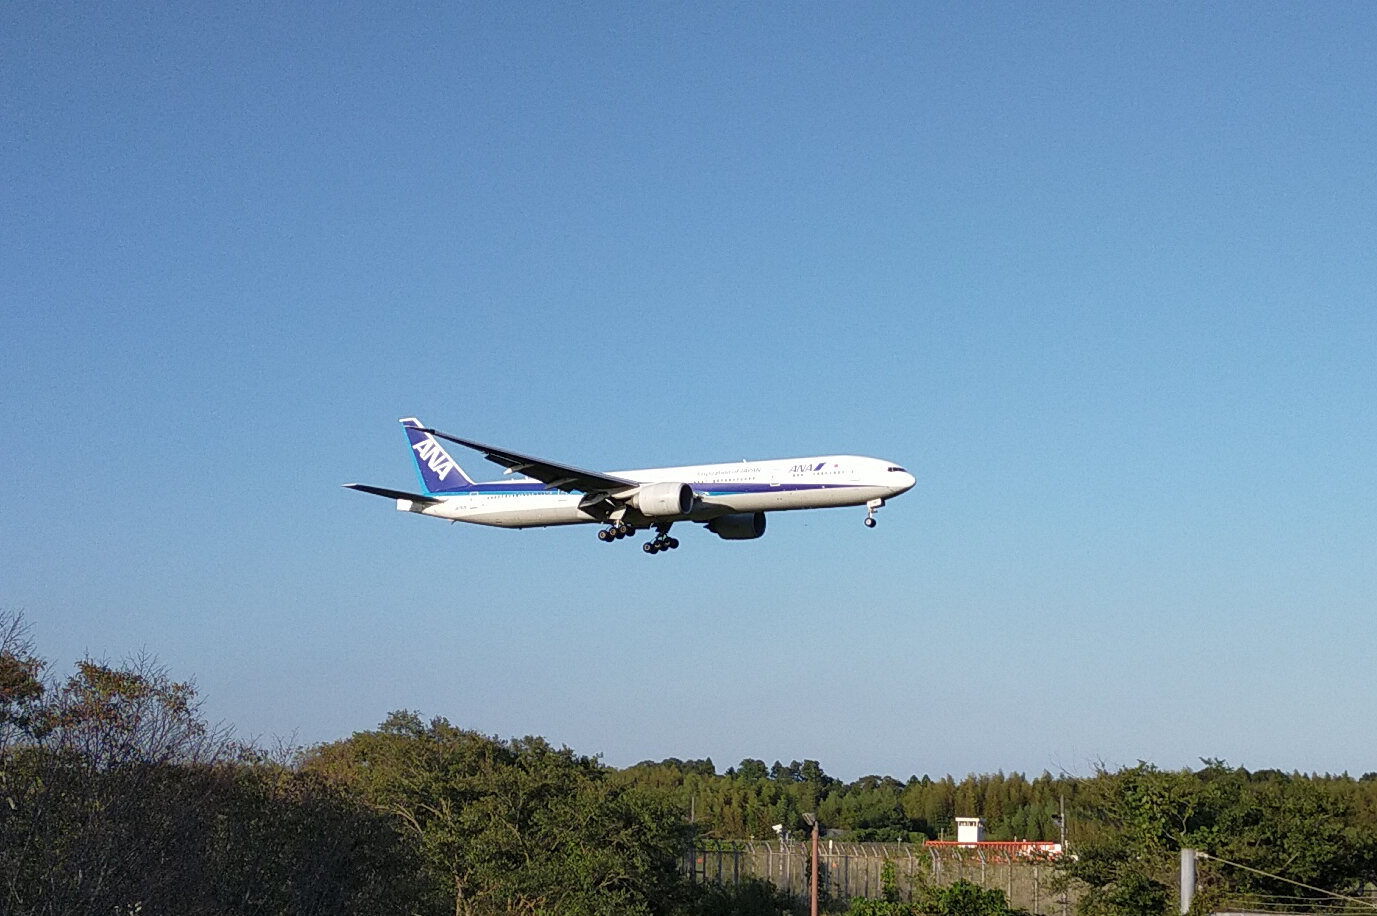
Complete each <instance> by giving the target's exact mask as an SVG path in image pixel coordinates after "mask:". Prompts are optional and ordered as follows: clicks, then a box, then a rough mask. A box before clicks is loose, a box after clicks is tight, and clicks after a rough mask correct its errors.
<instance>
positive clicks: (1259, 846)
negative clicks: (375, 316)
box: [0, 613, 1377, 916]
mask: <svg viewBox="0 0 1377 916" xmlns="http://www.w3.org/2000/svg"><path fill="white" fill-rule="evenodd" d="M45 672H46V668H45V664H44V662H43V661H42V659H40V658H38V656H37V655H36V654H35V652H34V650H33V647H32V645H31V643H30V642H29V640H28V637H27V632H26V631H25V629H24V628H23V626H22V621H20V620H18V619H17V618H15V617H13V616H7V615H5V614H3V613H0V912H5V913H13V914H16V916H28V914H35V916H37V914H56V913H86V912H91V913H128V912H139V911H142V912H148V913H163V912H166V913H189V914H196V913H206V914H233V913H246V914H247V913H254V914H258V913H282V914H314V913H330V914H351V913H369V914H372V913H377V914H384V916H386V914H392V913H395V914H398V916H400V914H415V916H431V914H439V913H445V914H449V913H454V914H457V916H465V914H472V916H487V914H494V916H495V914H512V913H522V914H529V916H539V914H552V913H559V914H571V916H595V914H596V916H604V914H606V916H614V914H629V916H652V914H656V916H658V914H663V916H726V914H728V913H732V914H744V916H756V914H759V916H784V914H790V913H799V912H801V911H802V909H803V907H802V904H801V903H800V901H798V900H795V899H792V898H790V897H788V896H787V895H784V894H783V893H781V892H780V891H779V890H778V889H777V888H775V887H774V886H773V885H771V884H769V883H768V882H762V881H757V880H746V881H743V882H741V883H740V884H737V885H732V886H727V887H719V886H716V885H707V886H704V885H698V886H694V885H691V884H690V883H689V882H688V881H687V880H686V879H685V878H684V876H683V875H681V874H680V871H679V866H680V861H681V860H680V856H681V854H682V853H683V851H684V849H685V847H686V845H687V843H688V842H689V841H690V840H696V841H697V842H700V843H701V842H705V841H706V842H718V843H722V844H731V843H733V842H734V841H737V840H742V839H745V838H747V837H751V836H755V837H760V838H769V839H773V836H774V834H773V830H772V825H774V824H782V825H783V826H784V827H785V828H786V829H787V830H789V831H790V832H792V833H794V834H795V836H801V835H803V834H804V832H805V826H804V824H803V819H802V813H803V812H817V813H818V814H819V816H820V819H821V820H822V823H823V824H824V826H826V827H827V828H831V829H838V828H840V829H842V830H845V831H846V832H847V833H848V834H849V835H848V837H847V838H848V839H852V840H855V839H885V840H894V839H913V840H921V839H923V838H925V837H935V836H937V835H942V834H947V835H950V829H951V824H952V820H953V818H954V817H955V816H956V815H957V814H962V815H976V816H983V817H985V818H986V819H987V821H988V835H989V837H990V838H992V839H1012V838H1016V837H1019V838H1027V839H1034V840H1037V839H1049V838H1054V837H1057V836H1058V834H1059V832H1060V826H1059V825H1058V824H1057V822H1056V820H1055V819H1054V817H1055V815H1056V813H1057V810H1058V801H1059V798H1060V797H1061V796H1063V795H1064V796H1065V798H1066V800H1067V802H1068V805H1069V813H1070V818H1069V820H1070V824H1071V830H1070V840H1071V842H1072V844H1073V851H1074V855H1073V856H1068V857H1066V858H1064V859H1062V860H1060V862H1059V869H1058V876H1057V881H1058V882H1066V883H1068V884H1072V885H1075V886H1076V887H1077V888H1078V890H1079V891H1080V893H1079V897H1080V902H1079V904H1078V914H1079V916H1164V914H1166V913H1167V912H1169V911H1170V910H1171V909H1172V908H1173V903H1174V893H1173V891H1172V886H1173V885H1174V883H1175V875H1176V868H1177V861H1178V854H1179V850H1180V849H1181V848H1182V847H1183V846H1184V847H1187V848H1195V849H1200V850H1203V851H1205V852H1207V853H1209V854H1210V855H1211V856H1212V857H1213V858H1211V859H1208V860H1205V861H1203V862H1202V863H1201V865H1200V870H1199V873H1200V879H1201V888H1200V892H1199V894H1198V896H1197V901H1198V902H1199V905H1200V906H1201V907H1206V906H1208V905H1209V904H1210V903H1213V902H1218V901H1221V900H1224V899H1228V900H1230V901H1232V902H1246V901H1247V900H1248V899H1249V898H1256V899H1257V900H1258V901H1265V900H1266V899H1267V897H1268V896H1269V895H1277V894H1286V895H1289V896H1292V897H1293V902H1292V907H1293V908H1300V909H1304V908H1305V907H1306V906H1307V901H1306V900H1305V899H1304V896H1305V894H1306V893H1308V892H1306V891H1303V890H1301V889H1299V888H1297V887H1296V886H1295V885H1293V884H1289V883H1287V882H1286V881H1283V880H1281V879H1279V878H1274V877H1269V875H1268V874H1266V873H1272V874H1276V875H1280V876H1283V877H1284V878H1289V879H1291V880H1292V881H1300V882H1303V883H1305V884H1309V885H1314V886H1316V887H1319V888H1324V889H1327V890H1331V891H1336V892H1352V891H1354V890H1356V889H1357V888H1358V887H1360V886H1361V885H1362V884H1363V882H1371V881H1373V880H1374V879H1377V775H1374V774H1366V775H1364V776H1363V777H1362V778H1361V779H1353V778H1351V777H1349V776H1347V775H1341V776H1318V775H1309V776H1306V775H1301V774H1298V773H1289V774H1288V773H1282V772H1277V771H1259V772H1251V773H1250V772H1249V771H1247V770H1244V769H1241V768H1230V767H1228V766H1227V765H1225V764H1224V763H1223V762H1222V761H1218V760H1206V761H1204V765H1203V767H1202V768H1201V769H1199V770H1197V771H1194V772H1192V771H1189V770H1182V771H1163V770H1159V769H1157V768H1156V767H1153V766H1151V765H1150V764H1146V763H1139V764H1138V765H1137V766H1134V767H1127V768H1123V769H1120V770H1117V771H1113V772H1110V771H1108V770H1101V771H1099V772H1097V773H1096V774H1095V775H1094V776H1093V777H1092V778H1089V779H1082V780H1070V779H1065V778H1054V777H1052V776H1051V775H1050V774H1047V773H1044V774H1042V775H1041V776H1040V777H1038V778H1036V779H1033V780H1031V781H1030V780H1028V779H1026V778H1025V777H1023V776H1022V775H1020V774H1018V773H1013V774H1008V775H1006V774H1004V773H995V774H993V775H985V776H976V775H971V776H967V777H966V778H964V779H963V780H961V781H960V782H958V781H956V780H955V779H953V778H952V777H950V776H947V777H943V778H941V779H937V780H934V779H931V778H930V777H927V776H924V777H922V778H917V777H913V778H910V779H909V780H908V781H907V782H899V781H898V780H895V779H892V778H890V777H881V776H866V777H863V778H861V779H858V780H856V781H855V782H853V783H849V784H846V783H842V782H840V781H838V780H836V779H834V778H832V777H830V776H828V775H827V774H826V773H824V772H823V770H822V767H821V766H820V765H819V764H818V763H817V761H813V760H805V761H802V762H799V761H792V762H790V763H789V764H787V765H786V764H783V763H781V762H779V761H776V762H775V763H774V764H773V765H771V766H767V765H766V764H765V763H764V761H761V760H756V759H749V758H748V759H746V760H743V761H741V763H740V764H739V765H738V766H736V767H733V768H730V769H728V770H727V771H726V772H725V773H723V774H721V775H719V774H718V772H717V768H716V766H715V765H714V764H713V762H712V761H711V760H680V759H677V758H670V759H668V760H665V761H661V762H659V763H653V762H645V763H641V764H638V765H636V766H634V767H631V768H629V769H627V770H622V771H616V770H611V769H609V768H607V767H604V766H603V765H602V764H600V763H599V762H598V761H597V760H596V759H594V758H590V757H585V756H581V755H578V754H575V753H574V752H573V751H571V750H569V749H568V748H555V747H552V746H551V745H550V744H548V743H547V742H546V741H544V740H543V739H541V738H533V737H528V738H521V739H514V740H500V739H497V738H492V737H488V736H485V735H481V734H478V733H476V732H472V731H466V730H463V729H460V728H456V727H455V726H453V725H451V724H450V723H449V722H448V721H446V720H445V719H443V718H436V719H432V720H430V721H429V722H427V721H424V720H422V719H421V717H420V716H419V715H417V714H415V713H410V712H398V713H393V714H392V715H391V716H389V717H388V718H387V720H386V721H384V722H383V723H382V724H381V725H380V726H379V727H378V728H377V729H376V730H374V731H367V732H360V733H358V734H356V735H354V736H352V737H351V738H349V739H347V740H344V741H338V742H334V743H331V744H326V745H321V746H319V747H317V748H314V749H312V750H311V751H309V752H307V753H305V754H303V755H300V756H299V757H298V758H297V759H296V760H295V761H294V762H293V764H292V765H290V766H289V765H287V764H286V763H285V762H281V761H278V762H274V761H273V760H270V759H267V758H266V757H265V755H263V754H262V753H261V752H257V751H255V750H253V749H252V748H246V747H243V746H240V745H237V744H235V743H234V742H232V741H230V740H229V737H228V735H226V734H224V733H222V732H220V731H217V730H216V729H215V728H213V727H211V726H209V725H208V724H207V723H206V722H205V720H204V718H203V717H202V716H201V714H200V709H199V701H198V699H197V696H196V692H195V690H194V689H193V688H192V686H191V685H190V684H187V683H181V682H177V681H174V680H172V679H171V678H170V677H169V676H168V675H167V673H166V671H164V670H163V669H162V668H160V667H159V666H158V665H156V664H154V663H153V662H152V661H151V660H150V659H147V658H141V659H133V660H131V661H128V662H125V663H122V664H119V665H111V664H108V663H105V662H99V661H94V660H91V659H87V660H84V661H82V662H81V663H79V664H78V665H77V667H76V670H75V672H74V673H73V674H72V675H71V676H69V677H67V678H66V679H59V678H56V677H51V676H48V675H47V674H46V673H45ZM690 812H692V813H693V816H694V819H695V822H694V823H693V824H690V823H688V817H689V814H690ZM1225 861H1233V862H1238V863H1241V864H1243V865H1245V866H1248V867H1249V868H1251V869H1257V870H1259V871H1257V872H1255V871H1248V870H1241V869H1237V868H1232V867H1230V866H1226V865H1224V864H1222V863H1223V862H1225ZM1259 872H1261V873H1259ZM881 884H882V889H883V890H882V894H883V899H880V900H854V901H851V902H850V910H849V911H848V912H849V913H851V914H852V916H916V914H922V916H1010V914H1011V911H1010V909H1009V906H1008V902H1007V901H1006V900H1005V898H1004V895H1003V894H1002V893H1001V892H999V891H995V890H986V889H982V888H980V887H978V886H976V885H974V884H970V883H969V882H964V881H958V882H956V883H955V884H952V885H950V886H947V887H932V886H927V885H920V886H916V887H915V889H914V895H915V896H916V898H917V899H916V900H914V901H913V902H902V901H901V900H900V899H899V898H900V897H901V893H900V890H899V882H898V880H897V875H896V873H895V869H894V866H893V864H892V863H887V864H886V865H885V866H884V868H883V870H882V872H881ZM1295 895H1300V898H1301V899H1300V900H1299V901H1298V902H1297V901H1295V900H1294V896H1295ZM1320 899H1321V896H1320V895H1318V894H1316V896H1315V900H1314V901H1311V902H1318V901H1319V900H1320ZM825 903H826V904H827V905H828V906H831V905H832V902H831V901H825ZM1202 911H1203V910H1202Z"/></svg>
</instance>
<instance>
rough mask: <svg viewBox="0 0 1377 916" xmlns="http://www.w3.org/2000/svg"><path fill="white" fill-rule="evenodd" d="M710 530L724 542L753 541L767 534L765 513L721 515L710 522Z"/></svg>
mask: <svg viewBox="0 0 1377 916" xmlns="http://www.w3.org/2000/svg"><path fill="white" fill-rule="evenodd" d="M708 530H709V531H711V532H712V533H713V534H715V535H717V536H718V537H720V538H721V539H722V540H724V541H753V540H755V539H756V538H758V537H760V536H761V535H762V534H764V533H765V513H764V512H736V513H733V514H732V515H719V516H718V517H717V518H715V519H713V520H712V521H710V522H708Z"/></svg>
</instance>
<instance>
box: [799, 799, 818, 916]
mask: <svg viewBox="0 0 1377 916" xmlns="http://www.w3.org/2000/svg"><path fill="white" fill-rule="evenodd" d="M803 820H804V822H805V823H807V824H808V825H809V826H810V827H812V828H813V867H812V869H810V874H809V876H808V878H809V881H808V912H809V914H810V916H818V816H817V815H816V814H805V815H804V816H803Z"/></svg>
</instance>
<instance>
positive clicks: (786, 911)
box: [684, 878, 808, 916]
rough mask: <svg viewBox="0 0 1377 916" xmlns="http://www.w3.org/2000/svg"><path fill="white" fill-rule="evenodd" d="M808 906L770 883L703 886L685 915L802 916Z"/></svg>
mask: <svg viewBox="0 0 1377 916" xmlns="http://www.w3.org/2000/svg"><path fill="white" fill-rule="evenodd" d="M807 912H808V905H807V904H806V903H804V902H803V901H801V900H799V899H798V898H796V897H792V896H790V895H789V894H786V893H784V892H783V891H782V890H780V889H779V888H777V887H775V886H774V885H773V884H771V883H770V882H769V881H764V880H761V879H759V878H747V879H744V880H742V881H741V882H740V883H738V884H734V885H733V884H700V885H698V886H697V887H695V888H694V890H693V892H692V893H691V894H690V898H689V904H688V906H687V908H686V909H685V911H684V914H685V916H803V914H805V913H807Z"/></svg>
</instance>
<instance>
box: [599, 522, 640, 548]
mask: <svg viewBox="0 0 1377 916" xmlns="http://www.w3.org/2000/svg"><path fill="white" fill-rule="evenodd" d="M635 533H636V529H635V528H633V527H631V526H630V525H628V524H627V523H626V522H617V523H616V524H615V525H608V526H607V527H606V528H603V529H601V530H600V531H598V540H600V541H602V542H603V543H605V544H610V543H612V542H613V541H620V540H621V539H622V538H624V537H628V536H629V535H633V534H635Z"/></svg>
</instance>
